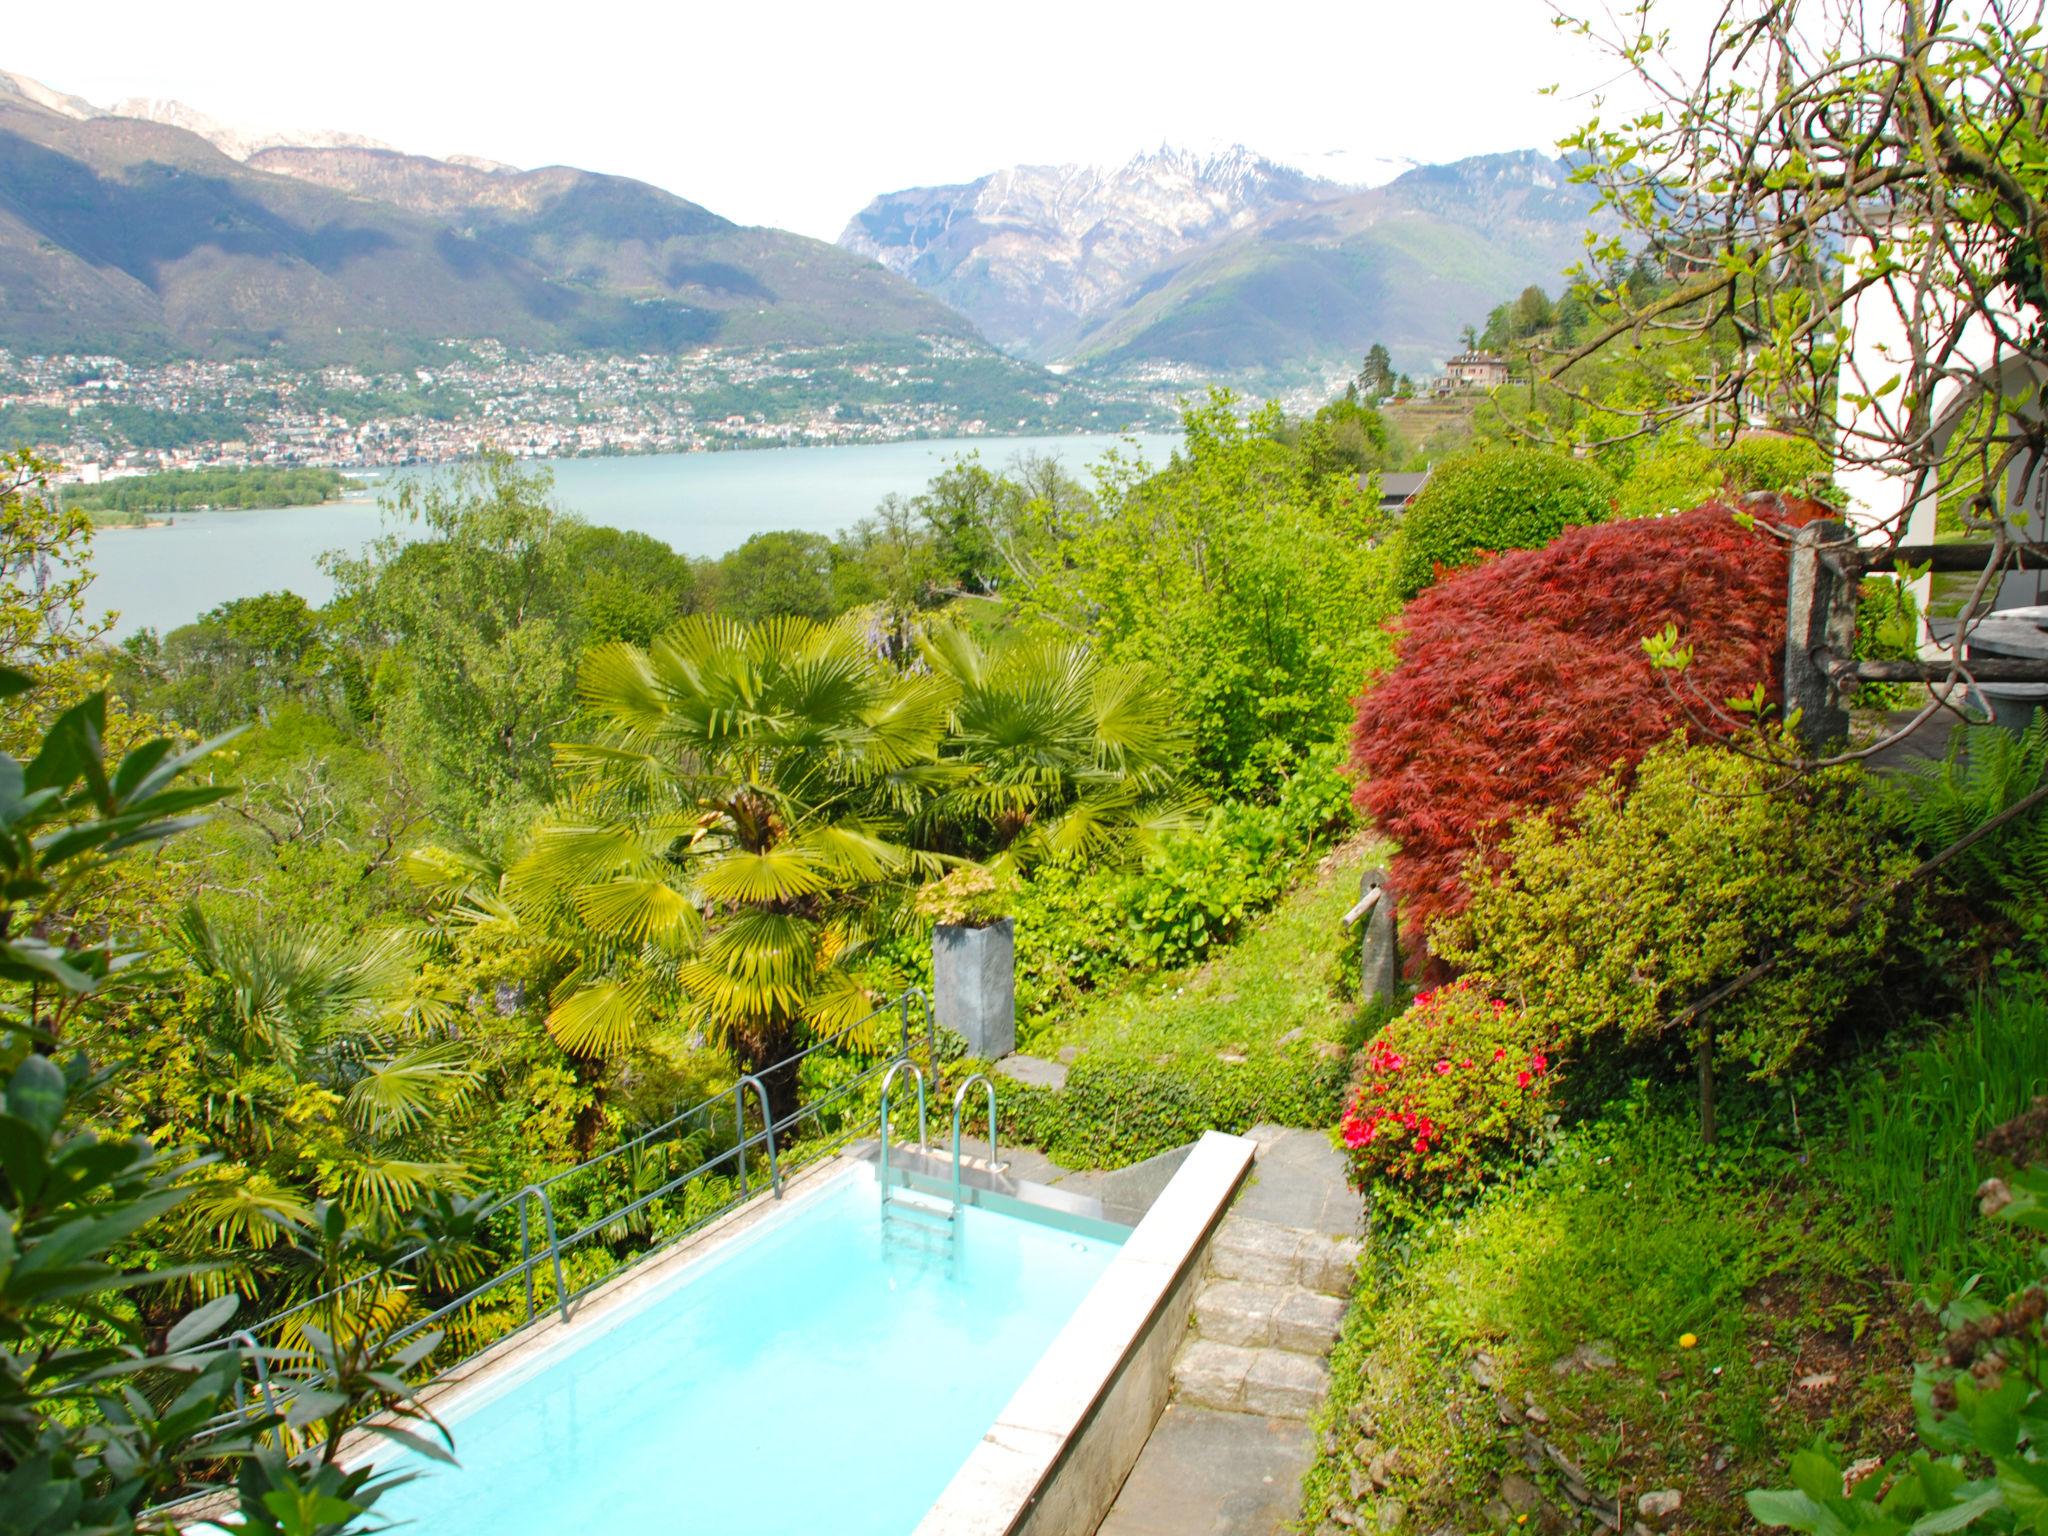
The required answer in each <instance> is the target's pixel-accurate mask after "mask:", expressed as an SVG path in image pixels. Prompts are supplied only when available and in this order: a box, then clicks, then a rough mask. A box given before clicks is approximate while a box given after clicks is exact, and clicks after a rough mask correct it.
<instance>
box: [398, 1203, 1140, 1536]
mask: <svg viewBox="0 0 2048 1536" xmlns="http://www.w3.org/2000/svg"><path fill="white" fill-rule="evenodd" d="M962 1220H963V1226H962V1229H961V1232H960V1239H959V1241H960V1255H959V1259H958V1261H957V1266H949V1265H947V1264H946V1263H945V1262H944V1260H943V1259H942V1258H936V1257H932V1256H929V1255H925V1254H923V1253H921V1252H920V1251H919V1250H918V1248H917V1246H916V1245H915V1244H914V1243H910V1242H905V1241H902V1240H901V1239H899V1238H892V1239H891V1241H890V1243H889V1245H888V1251H887V1252H886V1253H885V1252H884V1249H883V1243H882V1238H881V1230H880V1221H879V1216H878V1211H877V1197H876V1190H875V1183H874V1177H873V1173H872V1171H868V1170H857V1171H856V1172H855V1173H853V1174H852V1175H851V1176H848V1177H846V1178H843V1179H841V1180H839V1181H837V1182H835V1183H834V1184H832V1185H830V1186H828V1187H826V1188H824V1189H821V1190H818V1191H817V1192H815V1193H814V1194H811V1195H808V1196H805V1197H802V1198H801V1200H800V1202H799V1203H797V1204H794V1205H793V1206H792V1207H791V1208H790V1209H788V1210H786V1211H783V1212H778V1213H777V1215H776V1217H775V1218H774V1219H773V1220H772V1221H770V1222H768V1223H765V1224H764V1225H763V1226H761V1227H757V1228H756V1229H754V1230H753V1231H751V1232H748V1233H745V1234H742V1235H741V1236H740V1237H739V1238H738V1239H736V1240H735V1241H734V1242H733V1243H732V1244H731V1245H730V1246H729V1247H727V1248H725V1249H723V1250H721V1251H719V1252H717V1253H716V1254H714V1255H713V1256H711V1257H710V1258H708V1259H707V1260H705V1261H704V1262H702V1263H700V1264H698V1265H695V1266H693V1267H692V1268H691V1269H689V1270H687V1271H685V1272H683V1273H682V1274H679V1275H678V1276H677V1277H676V1278H675V1280H673V1281H672V1282H670V1283H668V1284H666V1285H665V1286H663V1287H662V1288H660V1289H659V1290H656V1291H653V1292H651V1293H650V1294H648V1295H646V1296H643V1297H641V1298H638V1299H636V1300H635V1301H634V1302H632V1303H631V1304H629V1305H626V1306H622V1307H621V1308H620V1309H618V1310H617V1311H615V1312H613V1313H610V1314H608V1315H607V1316H606V1317H605V1318H604V1319H603V1320H602V1322H601V1323H600V1322H599V1321H598V1320H597V1319H595V1318H594V1319H593V1320H592V1325H591V1326H590V1327H587V1328H585V1329H580V1330H578V1331H577V1332H576V1333H575V1334H573V1335H571V1336H570V1337H568V1338H565V1339H563V1340H561V1341H560V1342H559V1343H558V1344H556V1345H554V1346H552V1347H551V1348H550V1350H549V1351H548V1352H547V1354H546V1355H544V1356H542V1357H540V1358H538V1359H537V1360H536V1361H534V1362H531V1363H529V1364H527V1365H525V1366H522V1367H521V1368H519V1369H518V1371H517V1372H516V1373H508V1374H507V1376H506V1377H504V1378H503V1379H502V1380H500V1381H498V1382H495V1383H489V1384H481V1385H480V1386H479V1387H478V1388H476V1389H472V1390H471V1391H470V1392H469V1393H467V1394H465V1395H463V1396H462V1397H460V1398H459V1399H456V1400H453V1401H451V1404H450V1407H449V1409H448V1410H447V1412H445V1413H444V1414H443V1417H444V1419H445V1420H446V1422H447V1423H448V1426H449V1429H450V1430H451V1432H452V1433H453V1434H454V1437H455V1453H456V1455H457V1456H458V1457H459V1458H460V1462H461V1465H460V1467H459V1468H446V1467H438V1466H436V1464H434V1463H432V1462H428V1461H425V1460H424V1459H420V1458H414V1457H412V1456H410V1455H404V1456H397V1457H393V1458H390V1460H389V1461H388V1462H387V1464H388V1465H391V1466H406V1467H413V1466H417V1467H418V1468H419V1469H420V1471H421V1473H422V1475H421V1476H420V1478H419V1479H418V1480H417V1481H415V1482H412V1483H409V1484H407V1485H406V1486H404V1487H402V1488H399V1489H396V1490H394V1491H393V1492H392V1493H390V1494H389V1495H387V1496H386V1497H385V1498H384V1499H383V1500H382V1501H380V1502H379V1504H378V1506H377V1514H378V1515H379V1516H380V1517H382V1518H384V1519H386V1520H389V1521H391V1522H393V1523H398V1522H410V1525H409V1527H408V1528H409V1529H410V1530H413V1531H417V1532H419V1533H421V1536H542V1533H546V1536H567V1533H571V1532H582V1531H596V1530H605V1531H618V1532H634V1533H638V1532H662V1533H676V1536H700V1533H701V1536H778V1533H784V1532H789V1533H795V1532H803V1533H805V1536H907V1533H908V1532H910V1531H911V1530H912V1529H913V1528H914V1527H915V1526H916V1525H917V1522H918V1521H919V1519H921V1518H922V1517H923V1515H924V1512H925V1511H926V1510H927V1509H929V1508H930V1507H931V1505H932V1504H933V1503H934V1502H935V1501H936V1500H937V1498H938V1496H939V1494H940V1493H941V1492H942V1491H943V1490H944V1489H945V1486H946V1484H947V1483H948V1482H949V1481H951V1479H952V1477H953V1474H954V1472H956V1471H957V1470H958V1469H959V1467H960V1465H961V1463H962V1462H964V1461H965V1460H966V1459H967V1456H968V1453H969V1452H970V1451H972V1450H973V1449H974V1446H975V1444H976V1443H977V1442H978V1441H979V1440H980V1439H981V1437H982V1435H983V1434H985V1433H986V1432H987V1430H988V1427H989V1425H990V1424H992V1423H994V1422H995V1417H996V1415H997V1414H998V1413H999V1412H1000V1411H1001V1410H1002V1407H1003V1405H1004V1404H1005V1403H1006V1402H1008V1401H1009V1398H1010V1395H1011V1393H1013V1392H1014V1391H1015V1390H1016V1389H1017V1387H1018V1386H1019V1385H1020V1384H1021V1383H1022V1382H1023V1380H1024V1377H1025V1376H1026V1375H1027V1374H1028V1373H1029V1371H1030V1369H1031V1367H1032V1365H1033V1364H1034V1363H1035V1362H1036V1361H1037V1359H1038V1357H1039V1356H1040V1355H1041V1354H1043V1353H1044V1351H1045V1348H1046V1346H1047V1345H1048V1344H1050V1343H1051V1342H1052V1338H1053V1336H1054V1335H1055V1334H1056V1333H1057V1332H1058V1331H1059V1330H1060V1328H1061V1326H1062V1325H1063V1324H1064V1323H1065V1322H1066V1320H1067V1319H1068V1317H1069V1316H1071V1315H1072V1313H1073V1311H1074V1309H1075V1307H1076V1306H1078V1305H1079V1303H1080V1300H1081V1298H1082V1296H1084V1295H1085V1294H1086V1293H1087V1291H1088V1288H1089V1287H1090V1286H1091V1285H1092V1284H1094V1282H1095V1278H1096V1277H1097V1276H1098V1275H1099V1274H1101V1273H1102V1271H1103V1269H1104V1268H1105V1267H1106V1266H1107V1265H1108V1263H1109V1260H1110V1258H1111V1257H1112V1256H1113V1255H1114V1254H1115V1252H1116V1244H1115V1243H1114V1242H1109V1241H1105V1240H1102V1239H1100V1238H1090V1237H1077V1236H1075V1235H1073V1234H1071V1233H1067V1232H1062V1231H1059V1230H1057V1229H1055V1228H1052V1227H1043V1226H1038V1225H1036V1224H1034V1223H1031V1222H1026V1221H1019V1220H1015V1219H1013V1218H1009V1217H1004V1216H995V1215H991V1214H988V1213H986V1212H983V1211H979V1210H976V1209H974V1208H972V1207H969V1208H967V1209H966V1210H965V1211H964V1212H963V1213H962ZM600 1327H601V1329H602V1331H599V1329H600Z"/></svg>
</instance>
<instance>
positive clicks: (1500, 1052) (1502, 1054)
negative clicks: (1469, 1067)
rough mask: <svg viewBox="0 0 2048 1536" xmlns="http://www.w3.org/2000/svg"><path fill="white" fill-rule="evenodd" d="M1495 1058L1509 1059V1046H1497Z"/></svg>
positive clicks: (1500, 1059)
mask: <svg viewBox="0 0 2048 1536" xmlns="http://www.w3.org/2000/svg"><path fill="white" fill-rule="evenodd" d="M1493 1059H1494V1060H1495V1061H1506V1060H1507V1059H1508V1050H1507V1047H1506V1046H1504V1045H1499V1046H1495V1047H1494V1050H1493Z"/></svg>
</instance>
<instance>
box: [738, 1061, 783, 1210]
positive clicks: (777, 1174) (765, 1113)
mask: <svg viewBox="0 0 2048 1536" xmlns="http://www.w3.org/2000/svg"><path fill="white" fill-rule="evenodd" d="M749 1086H751V1087H752V1088H753V1090H754V1094H755V1096H756V1097H757V1098H759V1099H760V1101H761V1135H762V1136H764V1137H766V1138H767V1141H768V1183H769V1185H770V1186H771V1187H772V1188H773V1189H774V1191H775V1198H776V1199H778V1200H780V1199H781V1198H782V1169H781V1167H780V1165H778V1164H777V1162H776V1161H775V1111H774V1110H772V1109H770V1108H769V1107H768V1085H767V1084H766V1083H763V1082H762V1081H761V1079H760V1078H758V1077H756V1076H755V1075H754V1074H753V1073H751V1072H749V1073H748V1074H747V1075H746V1076H745V1077H743V1078H741V1079H740V1080H739V1081H738V1082H736V1083H734V1084H733V1085H732V1098H733V1108H734V1110H735V1111H736V1112H737V1120H736V1122H735V1126H734V1129H735V1130H736V1131H737V1132H738V1133H739V1138H740V1144H739V1154H740V1196H741V1198H742V1199H744V1198H745V1197H746V1193H747V1142H748V1141H749V1140H750V1139H751V1138H749V1137H748V1135H747V1111H746V1101H745V1100H744V1099H743V1098H741V1096H740V1090H741V1089H742V1088H746V1087H749Z"/></svg>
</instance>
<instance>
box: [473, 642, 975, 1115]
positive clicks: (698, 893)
mask: <svg viewBox="0 0 2048 1536" xmlns="http://www.w3.org/2000/svg"><path fill="white" fill-rule="evenodd" d="M581 692H582V697H583V702H584V705H585V707H586V709H587V711H588V712H589V714H590V715H591V716H592V717H593V718H594V719H595V721H596V722H597V726H598V731H597V734H596V737H595V739H593V740H591V741H588V742H581V743H576V744H572V745H564V746H558V747H557V749H556V762H557V767H558V770H559V773H560V777H561V781H562V783H563V784H564V785H565V786H566V787H565V790H564V792H563V793H562V795H561V796H560V797H559V798H558V800H557V802H556V805H555V808H554V810H553V811H552V813H550V814H549V815H548V816H547V817H545V818H544V819H543V820H542V822H541V824H540V825H539V826H538V827H537V828H536V829H535V832H534V836H533V841H532V845H531V848H530V850H529V851H528V852H527V853H526V854H525V856H524V857H523V858H522V859H520V860H519V862H518V863H516V864H515V865H514V866H513V868H512V870H511V872H510V879H509V881H508V889H509V891H510V892H511V894H512V896H513V899H514V900H515V902H517V903H518V904H520V905H523V906H527V907H529V908H530V909H534V910H537V911H540V912H546V911H547V910H548V909H549V908H554V909H556V910H557V911H559V912H560V913H561V915H563V916H564V917H567V918H572V919H573V921H574V923H575V924H576V925H578V926H580V927H581V929H582V930H584V931H585V932H586V933H587V934H588V935H589V936H590V942H589V944H588V946H587V947H586V948H585V949H584V950H583V952H582V953H581V954H579V956H578V963H577V964H576V966H575V968H574V969H573V970H572V971H571V972H570V973H569V975H568V976H567V978H566V979H565V980H564V981H563V982H562V983H561V985H560V986H559V987H557V989H556V991H555V994H554V996H553V998H552V999H551V1007H550V1010H549V1014H548V1028H549V1030H550V1031H551V1032H552V1033H553V1035H554V1037H555V1039H556V1040H557V1041H558V1042H559V1043H560V1044H561V1045H562V1046H563V1047H564V1048H565V1049H567V1050H569V1051H571V1052H574V1053H577V1054H582V1055H590V1056H599V1057H604V1056H610V1055H613V1054H616V1053H618V1052H619V1051H622V1050H624V1049H625V1048H627V1047H628V1046H630V1045H631V1044H632V1043H633V1042H634V1041H635V1040H636V1039H637V1038H638V1037H639V1034H640V1032H641V1031H642V1029H643V1028H644V1027H645V1026H646V1024H647V1023H648V1021H649V1020H651V1019H655V1018H658V1017H661V1016H664V1015H666V1016H669V1017H671V1018H676V1017H681V1018H684V1019H687V1020H689V1021H692V1022H695V1023H697V1024H700V1025H701V1026H703V1027H704V1028H705V1029H706V1030H707V1032H708V1033H709V1034H710V1035H711V1036H712V1037H713V1038H714V1039H716V1040H718V1041H719V1042H721V1043H723V1044H724V1045H725V1046H726V1047H727V1048H728V1049H730V1050H731V1052H732V1054H733V1055H734V1057H735V1059H737V1060H738V1061H739V1062H740V1063H741V1064H742V1065H743V1066H745V1067H746V1068H748V1069H749V1070H755V1071H760V1070H763V1069H766V1068H768V1067H770V1066H772V1065H773V1064H775V1063H778V1062H781V1061H783V1060H784V1059H785V1058H786V1057H787V1056H789V1054H790V1053H791V1052H792V1051H793V1050H794V1049H795V1048H796V1047H797V1045H798V1044H799V1043H800V1042H801V1041H802V1040H803V1039H804V1038H806V1037H810V1038H825V1037H834V1036H842V1035H845V1034H847V1033H848V1032H849V1031H851V1030H853V1029H855V1028H856V1027H857V1026H858V1025H859V1024H860V1022H861V1021H862V1020H864V1019H865V1018H866V1017H867V1016H868V1015H869V1014H870V1012H871V1010H872V1006H873V999H872V994H871V992H870V991H869V990H868V989H867V988H866V987H864V986H863V985H862V983H861V979H860V974H859V965H860V961H861V960H862V958H863V957H864V955H865V954H866V953H867V951H868V949H869V946H870V943H871V940H872V933H871V930H870V926H869V919H870V916H871V909H872V907H873V905H874V898H875V897H876V896H877V895H879V894H881V893H882V892H883V891H884V890H885V889H886V888H887V887H889V886H891V885H894V884H898V883H901V882H903V881H905V880H907V879H908V878H910V877H911V876H913V875H915V874H918V873H931V872H935V871H936V869H937V867H938V861H937V860H936V859H934V858H932V857H930V856H927V855H920V854H919V853H917V852H915V851H914V850H913V849H911V848H910V847H908V846H906V844H905V842H904V840H903V829H904V827H905V824H906V820H907V819H908V818H910V817H911V816H913V815H914V814H915V813H916V812H917V811H918V810H919V809H920V808H921V807H922V806H923V805H924V803H925V802H926V801H927V800H928V799H929V798H930V796H931V795H932V794H933V793H934V792H936V791H937V790H938V789H940V788H941V787H943V785H944V784H945V783H946V782H947V781H948V780H949V779H950V778H952V777H954V776H956V775H957V770H954V769H951V768H949V767H948V766H947V765H945V764H943V763H941V762H940V760H939V741H940V736H941V733H942V731H943V730H944V729H945V725H946V720H947V715H948V711H949V709H950V708H951V705H952V702H953V693H952V688H951V687H950V686H949V684H948V683H947V682H946V680H944V679H943V678H941V677H938V676H936V675H931V674H924V675H909V674H904V673H899V672H896V671H894V670H893V669H892V668H890V667H889V666H888V665H887V664H886V663H885V662H883V661H881V660H879V659H878V658H877V657H876V656H875V655H874V654H873V653H872V651H870V650H869V649H868V648H867V647H866V646H865V645H864V644H863V643H862V641H861V639H860V637H859V636H858V635H857V634H856V633H855V632H854V631H853V629H852V628H851V627H849V626H844V625H823V624H819V623H816V622H814V621H812V620H809V619H800V618H785V619H774V620H770V621H768V622H765V623H762V624H758V625H747V624H743V623H740V622H738V621H735V620H732V619H729V618H717V617H709V616H698V617H693V618H690V619H686V620H684V621H683V622H682V623H681V624H679V625H677V626H676V627H675V628H674V629H672V630H670V631H668V632H667V633H666V634H664V635H662V636H660V637H659V638H657V639H656V640H655V642H654V643H653V644H652V645H650V646H648V647H647V648H645V649H642V648H640V647H638V646H632V645H624V644H613V645H606V646H602V647H599V648H598V649H596V650H594V651H592V652H591V653H590V654H589V655H588V656H587V657H586V658H585V660H584V664H583V670H582V676H581ZM766 1081H767V1084H768V1089H769V1098H770V1103H771V1107H772V1110H773V1113H774V1114H775V1115H776V1117H777V1118H778V1119H779V1118H782V1117H784V1116H786V1115H788V1114H790V1113H791V1112H793V1111H794V1109H795V1108H796V1092H795V1090H796V1080H795V1074H794V1072H793V1071H788V1070H784V1071H780V1072H776V1073H773V1074H770V1075H769V1076H768V1077H767V1078H766Z"/></svg>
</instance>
